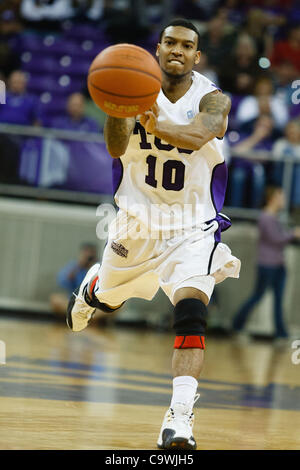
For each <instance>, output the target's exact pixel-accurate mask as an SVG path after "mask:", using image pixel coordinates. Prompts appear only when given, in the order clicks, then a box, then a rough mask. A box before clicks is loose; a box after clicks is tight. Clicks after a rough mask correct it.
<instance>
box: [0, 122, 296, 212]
mask: <svg viewBox="0 0 300 470" xmlns="http://www.w3.org/2000/svg"><path fill="white" fill-rule="evenodd" d="M0 133H3V134H12V135H18V136H25V137H40V138H47V139H49V138H50V139H51V138H53V139H63V140H72V141H82V142H99V143H104V136H103V134H101V133H99V134H98V133H87V132H78V131H69V130H62V129H53V128H44V127H40V126H20V125H15V124H3V123H0ZM230 152H231V157H232V158H237V157H238V158H245V159H247V160H256V161H264V162H267V161H272V162H274V161H275V160H274V158H273V155H272V152H270V151H260V150H255V151H248V152H247V153H243V154H241V152H237V151H235V149H234V148H232V149H231V151H230ZM276 162H283V165H284V166H283V183H282V186H283V188H284V191H285V194H286V200H287V206H286V208H285V210H284V211H283V220H284V219H285V220H286V221H287V220H288V212H289V211H288V206H289V201H290V197H291V191H292V181H293V167H294V164H295V163H296V162H295V160H294V159H292V158H291V157H289V156H286V157H283V158H276ZM0 194H2V195H8V196H20V197H22V196H24V197H42V198H47V199H50V200H53V199H55V200H63V201H74V200H76V199H78V200H79V199H80V202H82V203H87V204H97V203H99V195H95V194H90V193H78V192H72V191H65V190H57V189H46V188H39V187H34V188H33V187H28V186H19V185H9V184H0ZM79 194H80V197H79ZM104 199H105V200H110V199H111V198H110V197H108V196H104ZM101 200H103V197H102V196H101ZM226 210H227V212H228V215H229V216H232V217H238V218H241V219H256V218H257V216H258V213H259V210H256V209H249V208H236V207H227V208H226Z"/></svg>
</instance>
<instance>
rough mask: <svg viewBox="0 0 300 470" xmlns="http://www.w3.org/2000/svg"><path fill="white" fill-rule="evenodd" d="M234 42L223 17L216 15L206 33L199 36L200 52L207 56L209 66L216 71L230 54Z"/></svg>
mask: <svg viewBox="0 0 300 470" xmlns="http://www.w3.org/2000/svg"><path fill="white" fill-rule="evenodd" d="M234 42H235V34H234V33H233V32H232V31H228V29H227V22H226V19H225V17H224V15H218V16H214V17H213V18H212V19H211V20H210V21H209V23H208V26H207V31H206V32H205V33H204V34H203V35H201V39H200V50H201V51H203V52H204V53H205V54H206V55H207V59H208V62H209V64H210V65H211V66H213V67H215V68H216V70H218V67H219V66H220V64H221V63H223V61H224V58H225V57H227V56H228V55H229V54H230V51H231V50H232V48H233V44H234Z"/></svg>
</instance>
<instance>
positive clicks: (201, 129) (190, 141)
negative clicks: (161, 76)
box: [140, 90, 231, 150]
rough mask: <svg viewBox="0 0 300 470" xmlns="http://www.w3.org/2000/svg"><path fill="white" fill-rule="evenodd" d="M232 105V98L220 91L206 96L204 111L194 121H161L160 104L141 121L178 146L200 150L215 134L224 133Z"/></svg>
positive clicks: (148, 130)
mask: <svg viewBox="0 0 300 470" xmlns="http://www.w3.org/2000/svg"><path fill="white" fill-rule="evenodd" d="M230 106H231V101H230V98H229V97H228V96H226V95H224V94H223V93H221V92H219V91H217V90H216V91H214V92H212V93H208V94H207V95H205V96H204V97H203V98H202V100H201V102H200V106H199V109H200V112H199V113H198V114H197V115H196V116H195V118H194V119H193V121H192V122H191V124H188V125H175V124H173V123H171V122H169V121H158V120H157V116H158V106H157V105H154V106H153V107H152V108H151V110H150V111H147V112H146V113H144V114H143V115H142V116H141V118H140V123H141V124H142V125H143V126H144V127H145V129H146V131H147V132H150V133H151V134H154V135H155V136H156V137H158V138H159V139H162V140H164V141H165V142H167V143H168V144H171V145H174V147H180V148H185V149H190V150H199V149H200V148H201V147H203V145H205V144H206V143H207V142H208V141H209V140H211V139H213V138H214V137H223V136H224V134H225V132H226V128H227V116H228V113H229V111H230Z"/></svg>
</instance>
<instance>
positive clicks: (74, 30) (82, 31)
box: [64, 23, 106, 42]
mask: <svg viewBox="0 0 300 470" xmlns="http://www.w3.org/2000/svg"><path fill="white" fill-rule="evenodd" d="M64 36H65V38H71V39H73V40H78V41H82V40H84V39H90V40H93V41H99V40H100V41H101V40H102V42H103V41H104V40H106V34H105V31H104V29H103V28H101V27H99V28H95V27H94V26H92V25H90V24H88V23H87V24H73V25H72V24H71V25H69V26H68V28H66V29H65V33H64Z"/></svg>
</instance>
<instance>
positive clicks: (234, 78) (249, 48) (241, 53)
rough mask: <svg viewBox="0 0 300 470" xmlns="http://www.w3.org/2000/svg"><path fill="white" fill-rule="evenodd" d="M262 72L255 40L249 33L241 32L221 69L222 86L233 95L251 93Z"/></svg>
mask: <svg viewBox="0 0 300 470" xmlns="http://www.w3.org/2000/svg"><path fill="white" fill-rule="evenodd" d="M259 73H260V68H259V66H258V57H257V51H256V46H255V42H254V41H253V39H252V38H251V36H249V35H248V34H244V33H242V34H240V35H239V36H238V38H237V41H236V43H235V45H234V48H233V50H232V53H231V54H230V55H229V57H226V58H225V59H223V61H222V66H221V67H220V69H219V79H220V87H221V88H222V90H224V91H227V92H230V93H232V94H233V95H242V96H243V95H250V94H251V93H252V92H253V89H254V84H255V80H256V79H257V77H258V75H259Z"/></svg>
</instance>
